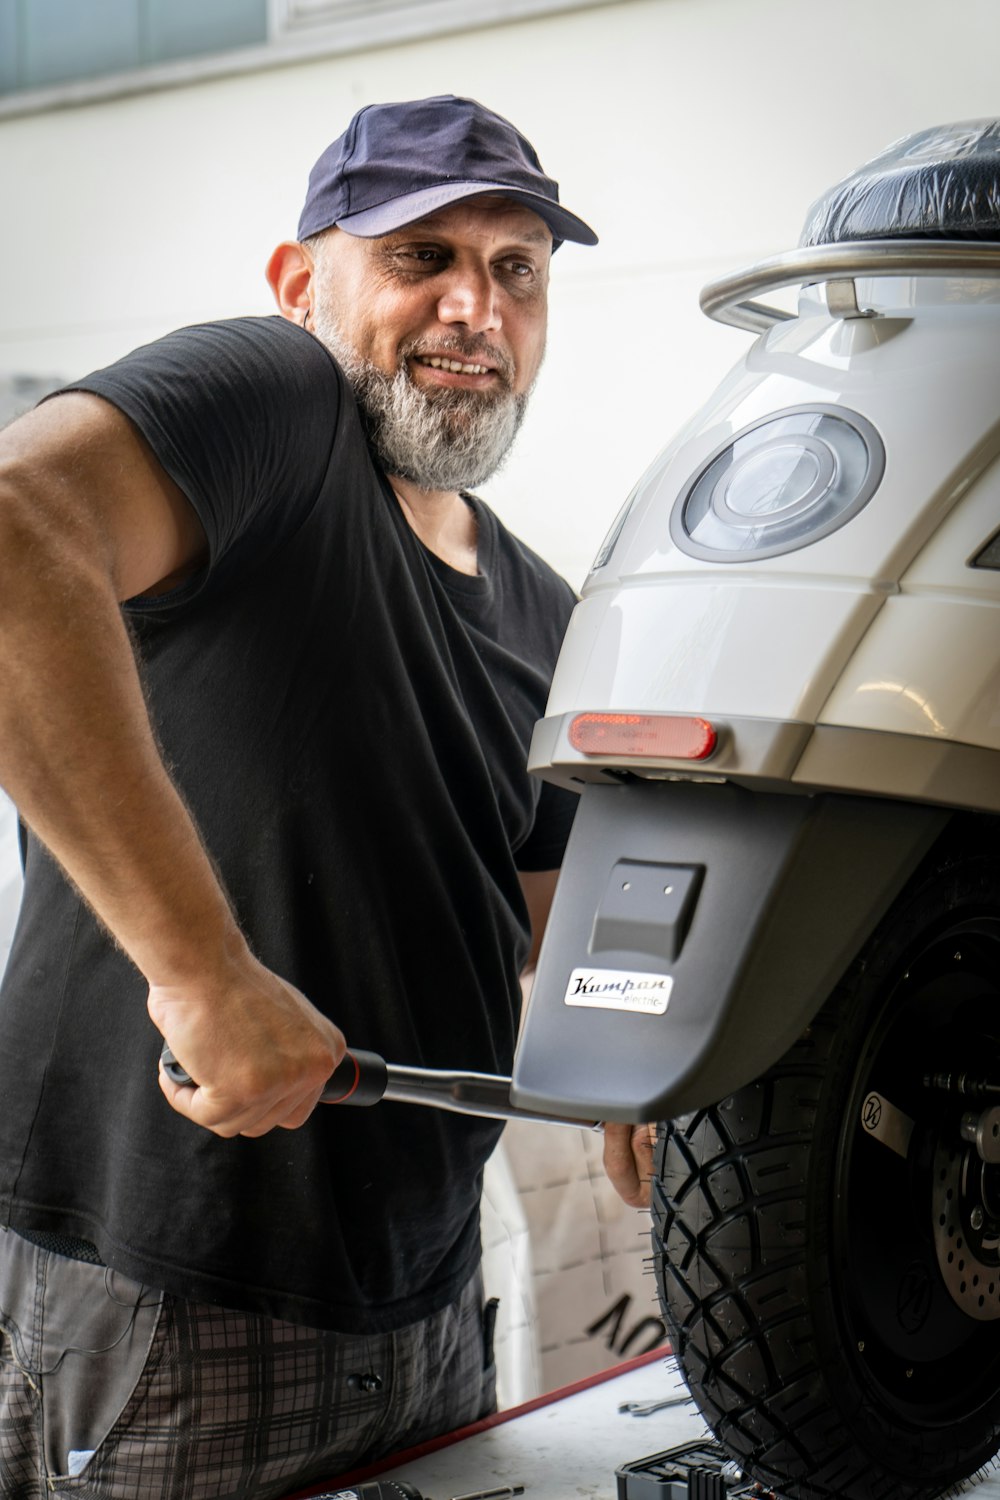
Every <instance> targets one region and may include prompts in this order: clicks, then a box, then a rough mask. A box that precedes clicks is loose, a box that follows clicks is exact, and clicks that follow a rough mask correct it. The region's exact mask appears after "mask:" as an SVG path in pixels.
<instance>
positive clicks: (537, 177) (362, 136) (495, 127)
mask: <svg viewBox="0 0 1000 1500" xmlns="http://www.w3.org/2000/svg"><path fill="white" fill-rule="evenodd" d="M480 193H498V194H502V196H503V197H504V198H510V199H512V200H513V201H514V202H515V203H523V204H524V206H525V207H526V208H530V209H532V210H533V211H534V212H535V213H536V214H537V215H538V217H539V218H540V219H544V221H545V223H546V224H547V225H548V226H549V228H550V229H551V230H552V234H553V238H554V242H555V244H556V245H558V244H560V243H561V242H562V241H563V240H575V241H576V242H577V243H578V244H580V245H596V244H597V235H596V234H595V233H594V231H593V230H592V229H591V228H590V226H589V225H588V224H585V223H584V222H583V220H582V219H578V218H577V217H576V215H575V214H571V213H569V212H568V210H566V209H565V208H563V207H562V206H561V205H560V203H559V184H558V183H557V182H555V181H554V180H553V179H552V178H551V177H546V175H545V173H544V172H543V171H542V164H541V162H540V161H539V160H538V156H537V155H536V153H535V148H534V147H533V146H532V144H531V142H530V141H528V140H526V139H525V137H524V136H523V135H521V133H520V131H518V130H515V129H514V127H513V125H511V123H510V121H509V120H505V119H503V117H502V116H501V115H495V114H494V113H493V111H492V110H490V109H485V108H484V107H483V105H481V104H477V102H476V100H475V99H457V98H455V96H454V95H453V94H439V95H437V96H436V97H435V98H433V99H414V100H410V101H408V102H405V103H402V104H369V105H368V106H367V107H366V108H365V109H362V110H359V111H358V113H357V114H356V115H355V116H354V119H353V120H352V121H351V123H350V125H348V127H347V129H346V130H345V131H344V134H343V135H342V136H339V137H338V138H337V140H335V141H334V143H333V145H332V146H328V147H327V149H326V150H325V151H324V152H323V155H322V156H321V157H320V159H319V161H318V162H317V163H316V165H315V166H314V167H313V169H312V172H311V173H310V174H309V190H308V192H307V193H306V201H305V206H304V207H303V209H302V216H301V218H300V219H299V228H298V238H299V239H300V240H304V239H308V237H309V236H310V235H311V234H318V233H319V232H320V230H321V229H329V228H330V227H331V226H332V225H336V226H337V228H338V229H343V230H346V232H347V233H348V234H355V235H359V236H360V237H361V238H362V239H375V238H377V237H378V236H379V235H382V234H389V233H390V232H391V231H392V230H393V229H402V228H403V227H404V226H405V225H407V224H413V223H414V222H415V221H416V220H417V219H422V218H423V217H424V215H425V214H429V213H433V212H434V210H435V209H437V208H444V207H445V206H446V205H447V204H449V203H460V202H461V201H462V199H463V198H475V197H477V196H478V195H479V194H480Z"/></svg>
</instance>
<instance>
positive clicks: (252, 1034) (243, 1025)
mask: <svg viewBox="0 0 1000 1500" xmlns="http://www.w3.org/2000/svg"><path fill="white" fill-rule="evenodd" d="M147 1003H148V1008H149V1014H150V1016H151V1017H152V1020H153V1022H154V1024H155V1025H156V1026H157V1027H158V1028H159V1030H160V1031H161V1032H162V1034H163V1036H164V1038H165V1040H166V1042H167V1044H168V1045H169V1047H170V1049H171V1051H172V1052H173V1054H174V1056H175V1057H176V1058H177V1060H178V1062H179V1063H180V1064H181V1066H182V1067H183V1068H184V1069H185V1071H186V1072H188V1073H189V1074H190V1075H191V1077H192V1078H194V1079H196V1080H197V1084H198V1086H197V1087H196V1088H190V1087H188V1086H185V1085H184V1084H179V1083H174V1082H172V1081H171V1079H169V1078H168V1077H167V1075H166V1074H165V1073H164V1072H163V1070H162V1068H161V1069H160V1088H161V1089H162V1090H163V1093H164V1094H165V1095H166V1098H167V1099H168V1101H169V1102H170V1104H171V1105H172V1107H173V1108H174V1109H175V1110H177V1112H178V1114H182V1115H184V1116H186V1118H187V1119H189V1120H191V1121H193V1122H194V1123H195V1124H196V1125H201V1126H203V1127H204V1128H205V1129H206V1130H211V1131H213V1132H214V1134H215V1135H220V1136H227V1137H228V1136H235V1135H245V1136H260V1135H265V1134H266V1133H267V1132H268V1131H269V1130H273V1129H274V1128H275V1127H276V1126H283V1127H284V1128H285V1129H286V1130H295V1129H297V1127H298V1126H300V1125H302V1124H303V1123H304V1122H305V1121H306V1120H307V1119H308V1118H309V1116H310V1115H311V1114H312V1111H313V1109H314V1108H315V1106H316V1103H317V1101H318V1099H319V1096H320V1093H321V1092H322V1089H323V1085H324V1084H325V1083H326V1081H327V1079H328V1078H329V1076H330V1074H331V1073H332V1072H333V1071H334V1069H335V1068H336V1066H337V1064H338V1063H339V1062H340V1060H341V1058H342V1057H343V1056H344V1052H345V1050H346V1044H345V1042H344V1037H343V1035H342V1034H341V1032H340V1031H339V1030H338V1028H337V1027H336V1026H334V1025H333V1023H332V1022H331V1021H328V1020H327V1019H326V1017H325V1016H323V1015H322V1014H321V1013H320V1012H319V1011H318V1010H317V1009H316V1008H315V1006H314V1005H311V1004H310V1002H309V1001H308V1000H307V999H306V998H305V996H304V995H302V994H300V993H299V991H298V990H297V989H295V988H294V986H293V985H290V984H286V983H285V981H284V980H283V979H279V978H278V976H277V975H276V974H272V973H271V972H270V971H269V970H268V969H265V968H264V966H263V965H262V964H259V963H257V961H256V960H255V959H253V958H251V957H250V956H249V955H247V956H246V957H245V959H244V960H242V961H241V962H240V963H239V964H238V965H236V966H235V972H234V973H232V974H227V976H226V980H225V982H224V983H221V984H220V983H219V982H218V981H215V982H214V983H211V984H201V983H198V984H195V983H188V984H178V983H173V984H159V985H151V986H150V991H149V1000H148V1002H147Z"/></svg>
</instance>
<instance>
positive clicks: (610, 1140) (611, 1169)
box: [604, 1120, 656, 1208]
mask: <svg viewBox="0 0 1000 1500" xmlns="http://www.w3.org/2000/svg"><path fill="white" fill-rule="evenodd" d="M655 1145H656V1126H655V1125H619V1124H616V1123H614V1122H613V1121H610V1120H609V1121H607V1122H606V1123H605V1126H604V1170H605V1172H607V1174H608V1180H609V1182H610V1183H611V1186H612V1187H613V1188H614V1190H615V1192H616V1193H617V1194H618V1196H619V1198H621V1199H622V1200H623V1201H624V1202H625V1203H627V1204H628V1206H629V1207H630V1208H648V1207H649V1197H650V1183H651V1182H652V1180H653V1148H654V1147H655Z"/></svg>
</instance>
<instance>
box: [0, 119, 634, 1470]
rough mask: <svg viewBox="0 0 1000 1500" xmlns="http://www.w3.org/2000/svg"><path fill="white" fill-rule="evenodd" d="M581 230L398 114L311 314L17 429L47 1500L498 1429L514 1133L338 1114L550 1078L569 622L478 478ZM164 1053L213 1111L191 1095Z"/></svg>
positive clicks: (7, 512) (351, 181)
mask: <svg viewBox="0 0 1000 1500" xmlns="http://www.w3.org/2000/svg"><path fill="white" fill-rule="evenodd" d="M564 239H573V240H576V241H578V242H579V243H582V244H593V243H595V236H594V235H593V233H592V231H591V230H590V229H589V228H588V227H587V226H586V225H585V224H584V223H583V222H582V221H581V220H579V219H577V218H576V217H575V216H574V215H572V214H570V213H568V212H567V211H566V210H565V209H564V208H562V207H561V206H560V204H559V200H558V191H557V186H556V184H555V183H554V182H553V181H552V180H551V179H550V178H548V177H546V176H545V174H544V173H543V172H542V169H541V166H540V164H539V161H538V158H537V156H536V155H535V152H534V150H533V148H532V147H531V146H530V144H529V143H528V142H527V141H526V140H525V139H524V138H523V136H521V135H520V134H519V133H518V132H517V131H516V130H515V129H514V128H513V126H511V125H510V124H509V123H508V122H507V121H505V120H503V119H501V118H500V117H499V116H497V115H495V114H493V113H491V112H490V111H489V110H486V109H484V108H483V107H482V106H481V105H478V104H477V103H475V102H474V101H471V100H465V99H457V98H453V97H451V96H446V97H441V98H435V99H429V100H423V101H419V102H413V103H406V104H391V105H374V106H370V107H368V108H367V109H364V110H362V111H361V112H360V114H358V115H357V116H356V117H355V119H354V120H353V121H352V122H351V124H350V126H349V127H348V129H347V131H346V132H345V134H344V135H343V136H341V137H340V138H339V140H337V141H336V142H335V143H334V144H333V145H332V146H331V147H330V148H329V149H328V150H327V151H326V152H325V153H324V154H323V156H322V157H321V158H320V160H319V161H318V162H317V164H316V167H315V168H314V170H313V173H312V176H311V178H310V184H309V191H308V196H307V199H306V204H305V208H304V210H303V214H302V220H301V223H300V226H299V234H298V239H297V240H295V241H291V242H287V243H285V244H283V245H281V246H280V247H279V248H278V250H276V251H275V254H274V256H273V257H272V259H271V262H270V265H269V268H268V275H269V279H270V281H271V284H272V287H273V289H274V292H275V295H276V298H277V301H278V305H279V308H280V311H281V313H282V314H283V317H280V318H259V319H255V318H248V319H237V320H234V321H231V322H226V323H216V324H210V325H205V326H201V327H196V328H187V329H183V330H181V331H179V332H177V333H174V334H171V335H169V336H168V337H166V338H164V339H161V340H160V341H158V342H157V343H154V344H152V345H150V346H148V347H146V348H143V349H139V350H137V351H135V352H134V353H132V354H130V355H128V356H127V357H125V358H124V359H122V360H120V361H118V363H116V364H114V365H112V366H110V367H109V368H108V369H105V370H102V371H99V372H97V373H96V374H93V375H91V376H89V377H87V378H86V379H84V380H80V381H77V382H76V383H75V384H74V385H73V386H71V387H69V388H67V389H66V390H65V391H64V392H61V393H59V394H58V395H57V396H56V397H54V398H52V399H50V400H48V401H46V402H45V403H43V405H42V406H40V407H39V408H38V409H37V410H36V411H35V412H33V413H31V414H30V415H29V416H27V417H25V418H23V419H22V420H21V421H20V422H19V423H16V424H14V426H13V427H11V428H10V429H8V431H7V433H6V434H5V435H4V440H3V446H2V451H0V556H2V558H3V567H4V576H3V584H2V587H0V670H2V674H3V682H4V692H3V694H2V696H0V782H2V784H3V785H4V786H5V788H6V789H7V790H8V791H9V793H10V794H11V795H12V797H13V798H14V800H15V801H16V803H17V805H18V807H19V809H20V812H21V815H22V817H23V819H24V823H25V825H26V827H27V829H28V833H27V837H26V857H25V895H24V902H23V908H22V913H21V918H20V922H19V925H18V929H17V932H16V935H15V939H14V944H13V949H12V953H11V958H10V963H9V966H8V969H7V973H6V977H5V981H4V986H3V991H2V995H0V1097H2V1099H3V1101H4V1107H3V1111H2V1115H0V1222H2V1223H3V1224H4V1225H5V1226H7V1227H6V1229H5V1230H4V1231H3V1232H0V1310H2V1311H0V1321H2V1323H3V1327H4V1331H5V1333H6V1339H5V1340H4V1343H3V1359H2V1363H0V1375H2V1381H3V1392H2V1397H3V1403H4V1405H3V1412H2V1414H0V1490H2V1493H3V1495H4V1496H5V1500H21V1497H24V1500H27V1497H29V1496H30V1497H32V1500H34V1497H37V1496H41V1495H42V1494H46V1495H51V1494H53V1493H56V1494H58V1495H67V1496H68V1495H73V1496H84V1497H91V1500H135V1497H136V1496H143V1497H159V1500H187V1497H194V1496H198V1497H199V1500H212V1497H225V1496H233V1497H235V1496H237V1495H239V1496H244V1495H249V1494H250V1493H251V1492H252V1493H253V1495H254V1496H255V1497H257V1500H267V1497H276V1496H279V1495H282V1494H285V1493H287V1492H288V1491H290V1490H292V1489H294V1488H296V1487H298V1486H301V1485H304V1484H306V1483H307V1482H309V1481H310V1480H313V1479H316V1478H319V1477H322V1476H324V1475H330V1474H333V1473H336V1472H343V1471H344V1470H345V1469H346V1468H347V1467H349V1466H352V1465H354V1464H355V1463H357V1462H359V1461H361V1460H365V1459H369V1458H373V1457H375V1456H377V1455H380V1454H384V1453H388V1452H391V1451H393V1450H397V1449H399V1448H401V1447H403V1446H406V1445H408V1444H409V1443H411V1442H414V1441H417V1440H421V1439H423V1438H426V1437H429V1436H431V1435H433V1434H434V1433H437V1432H440V1431H442V1430H446V1429H448V1428H452V1427H454V1426H457V1425H460V1424H461V1423H463V1422H466V1421H469V1420H473V1419H475V1418H477V1417H479V1416H480V1415H482V1414H483V1413H484V1412H485V1411H487V1410H489V1409H490V1407H491V1405H492V1403H493V1391H492V1371H491V1361H490V1352H489V1349H488V1348H487V1346H486V1341H484V1335H483V1317H482V1311H483V1309H482V1293H481V1288H480V1285H479V1279H478V1274H477V1270H478V1261H479V1229H478V1200H479V1190H480V1184H481V1175H482V1167H483V1163H484V1162H485V1160H486V1158H487V1156H488V1155H489V1153H490V1151H491V1149H492V1147H493V1146H494V1144H495V1142H496V1139H497V1135H498V1129H499V1128H498V1127H497V1126H496V1125H495V1124H494V1123H493V1122H490V1121H485V1120H472V1119H468V1118H465V1117H462V1118H459V1117H455V1116H451V1115H444V1114H440V1113H438V1112H436V1111H431V1110H415V1109H412V1108H408V1107H406V1106H402V1105H397V1104H384V1105H381V1106H379V1107H378V1108H377V1109H374V1110H369V1111H351V1110H337V1109H332V1108H324V1109H315V1106H316V1103H317V1100H318V1098H319V1094H320V1091H321V1089H322V1086H323V1084H324V1082H325V1080H326V1079H327V1077H328V1075H329V1074H330V1073H331V1072H332V1071H333V1069H334V1068H335V1066H336V1065H337V1063H338V1062H339V1061H340V1060H341V1058H342V1056H343V1054H344V1049H345V1040H344V1037H345V1033H346V1035H347V1036H348V1037H349V1038H350V1039H351V1041H352V1042H353V1043H354V1044H356V1045H358V1046H361V1047H369V1048H373V1049H375V1050H377V1051H380V1052H381V1053H382V1054H383V1055H385V1056H386V1057H389V1058H391V1059H392V1060H393V1061H397V1062H407V1063H412V1064H416V1065H422V1066H429V1067H453V1068H463V1069H464V1068H472V1069H476V1070H480V1071H485V1072H506V1071H508V1070H509V1068H510V1065H511V1059H512V1049H513V1042H514V1034H515V1028H516V1024H517V1013H518V973H519V970H521V969H522V967H523V966H524V965H525V964H526V963H527V961H528V960H529V957H530V950H531V943H532V940H533V939H534V941H535V942H536V943H537V939H538V937H539V936H540V931H541V927H542V925H543V921H544V915H545V912H546V909H547V904H548V901H549V899H550V897H551V892H552V889H553V886H554V881H555V871H556V869H557V867H558V864H559V861H560V859H561V856H562V851H563V848H564V845H565V841H566V837H567V834H568V828H569V823H570V820H571V817H572V812H573V803H574V799H573V798H572V797H568V796H567V795H566V794H564V793H561V792H558V791H556V790H555V789H553V788H551V787H543V786H541V785H540V784H538V783H534V782H532V781H531V780H530V779H529V778H528V777H527V775H526V774H525V771H524V759H525V750H526V746H527V741H528V736H529V733H530V730H531V727H532V724H533V722H534V720H535V719H536V718H537V717H538V716H539V715H540V714H541V713H542V712H543V710H544V704H545V697H546V692H547V687H548V683H549V678H550V675H551V672H552V668H553V664H554V661H555V657H556V653H557V649H558V646H559V642H560V639H561V636H562V633H563V630H564V627H565V625H566V621H567V619H568V616H569V612H570V609H571V607H572V604H573V596H572V593H571V591H570V589H569V588H568V587H567V585H566V584H565V583H563V582H562V581H561V580H560V579H559V578H558V577H557V576H556V575H555V574H553V573H552V572H551V570H550V569H549V568H548V567H547V566H546V565H545V564H544V563H543V562H541V560H540V559H539V558H537V557H536V556H535V555H534V554H533V553H532V552H531V551H529V549H528V548H526V547H525V546H523V545H522V544H521V543H520V542H518V541H517V540H516V539H515V538H513V537H512V536H511V535H510V534H509V533H508V532H507V531H506V530H505V529H504V528H503V527H502V526H501V525H500V523H499V522H498V520H497V519H496V518H495V517H494V516H493V514H492V513H491V512H490V510H489V509H488V508H487V507H486V506H485V505H484V504H483V503H482V502H481V501H480V500H478V499H476V498H475V497H474V496H473V495H472V494H470V493H469V489H470V487H471V486H473V485H475V484H478V483H481V482H482V481H483V480H484V479H486V478H487V477H488V476H489V475H490V474H491V473H493V472H494V471H495V470H496V468H497V467H498V466H499V464H500V463H501V462H502V460H503V458H504V455H505V454H506V452H507V450H508V449H509V447H510V444H511V442H512V441H513V439H514V435H515V433H516V431H517V428H518V425H519V423H520V421H521V417H522V415H523V412H524V407H525V403H526V401H527V399H528V395H529V392H530V390H531V387H532V384H533V382H534V380H535V377H536V375H537V373H538V369H539V366H540V364H541V360H542V355H543V350H544V343H545V326H546V293H547V285H548V274H549V260H550V256H551V253H552V251H553V249H554V248H556V247H557V246H558V244H559V243H560V242H561V241H562V240H564ZM120 601H124V607H123V608H122V607H120ZM164 1039H165V1040H166V1042H167V1043H168V1044H169V1046H170V1047H171V1049H172V1050H173V1052H174V1054H175V1055H176V1057H177V1058H178V1059H179V1061H180V1062H181V1063H182V1064H183V1066H184V1067H185V1068H186V1069H187V1071H188V1073H189V1074H190V1075H191V1077H192V1078H193V1079H195V1080H197V1086H196V1087H194V1088H185V1087H182V1086H180V1085H179V1084H177V1083H174V1082H172V1081H171V1080H170V1079H169V1078H168V1077H167V1076H166V1075H165V1074H164V1073H162V1072H161V1073H160V1074H159V1088H157V1087H156V1078H157V1060H158V1057H159V1053H160V1048H161V1045H162V1043H163V1040H164ZM622 1129H623V1130H624V1129H625V1127H622ZM623 1149H624V1148H623ZM623 1170H624V1171H625V1175H626V1176H627V1175H628V1172H630V1171H632V1170H633V1169H632V1165H631V1159H629V1162H628V1166H627V1168H626V1169H623Z"/></svg>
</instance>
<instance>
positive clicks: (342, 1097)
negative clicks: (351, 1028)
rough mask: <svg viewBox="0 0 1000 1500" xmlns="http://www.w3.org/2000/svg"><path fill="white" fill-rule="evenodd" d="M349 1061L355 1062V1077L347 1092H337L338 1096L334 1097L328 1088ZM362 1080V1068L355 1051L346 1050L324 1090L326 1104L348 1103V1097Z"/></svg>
mask: <svg viewBox="0 0 1000 1500" xmlns="http://www.w3.org/2000/svg"><path fill="white" fill-rule="evenodd" d="M347 1062H350V1063H353V1065H354V1078H353V1080H352V1082H351V1086H350V1088H349V1089H348V1090H347V1091H346V1092H345V1093H343V1094H337V1095H336V1097H334V1096H333V1095H331V1094H328V1093H327V1091H326V1090H327V1089H328V1088H329V1087H330V1085H331V1084H332V1083H333V1082H334V1081H335V1080H336V1077H337V1074H338V1073H339V1072H340V1070H341V1069H342V1068H343V1066H344V1064H345V1063H347ZM360 1082H361V1069H360V1067H359V1066H358V1060H357V1058H356V1057H355V1056H354V1054H353V1052H345V1053H344V1055H343V1057H342V1058H341V1059H340V1062H339V1063H338V1064H337V1066H336V1067H335V1068H334V1070H333V1072H332V1073H331V1075H330V1077H329V1078H328V1079H327V1081H326V1087H325V1088H324V1090H323V1102H324V1104H346V1103H347V1101H348V1099H349V1098H350V1097H351V1095H352V1094H353V1093H354V1092H355V1090H356V1089H357V1087H358V1084H359V1083H360Z"/></svg>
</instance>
